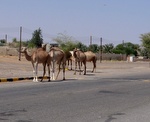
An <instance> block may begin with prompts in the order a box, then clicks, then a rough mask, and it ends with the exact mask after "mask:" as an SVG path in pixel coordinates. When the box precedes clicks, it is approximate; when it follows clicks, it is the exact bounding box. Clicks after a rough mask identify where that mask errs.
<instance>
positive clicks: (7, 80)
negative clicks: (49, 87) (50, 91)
mask: <svg viewBox="0 0 150 122" xmlns="http://www.w3.org/2000/svg"><path fill="white" fill-rule="evenodd" d="M41 78H42V76H41V77H38V79H41ZM48 78H49V77H47V76H44V78H43V79H48ZM32 79H33V77H26V78H0V82H13V81H19V80H32Z"/></svg>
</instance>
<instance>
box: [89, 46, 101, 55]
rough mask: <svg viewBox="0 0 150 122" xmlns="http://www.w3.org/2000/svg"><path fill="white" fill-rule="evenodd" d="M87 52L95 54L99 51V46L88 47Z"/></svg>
mask: <svg viewBox="0 0 150 122" xmlns="http://www.w3.org/2000/svg"><path fill="white" fill-rule="evenodd" d="M88 50H90V51H92V52H94V53H97V52H98V51H99V46H98V45H97V44H92V45H89V47H88Z"/></svg>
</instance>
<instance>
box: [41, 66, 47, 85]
mask: <svg viewBox="0 0 150 122" xmlns="http://www.w3.org/2000/svg"><path fill="white" fill-rule="evenodd" d="M45 67H46V63H43V77H42V79H41V82H42V81H43V78H44V75H45V72H46V70H45Z"/></svg>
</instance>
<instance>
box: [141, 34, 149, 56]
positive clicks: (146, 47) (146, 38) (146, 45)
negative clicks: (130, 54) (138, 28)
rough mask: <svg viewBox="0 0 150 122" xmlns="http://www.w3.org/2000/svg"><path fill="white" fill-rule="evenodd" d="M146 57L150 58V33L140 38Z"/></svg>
mask: <svg viewBox="0 0 150 122" xmlns="http://www.w3.org/2000/svg"><path fill="white" fill-rule="evenodd" d="M140 38H141V42H142V46H143V49H144V50H143V51H144V53H143V54H145V56H147V57H148V58H149V57H150V32H149V33H145V34H141V36H140Z"/></svg>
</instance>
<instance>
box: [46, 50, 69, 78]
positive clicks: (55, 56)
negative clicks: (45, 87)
mask: <svg viewBox="0 0 150 122" xmlns="http://www.w3.org/2000/svg"><path fill="white" fill-rule="evenodd" d="M65 62H66V57H65V53H64V51H63V50H61V49H60V48H58V47H51V49H50V51H49V56H48V60H47V65H48V74H49V81H50V66H51V64H52V68H53V70H52V72H53V76H52V78H53V80H56V79H57V77H58V75H59V73H60V69H61V64H62V68H63V80H65ZM55 64H57V65H58V73H57V76H56V78H55V76H54V68H55V66H54V65H55Z"/></svg>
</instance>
